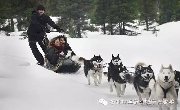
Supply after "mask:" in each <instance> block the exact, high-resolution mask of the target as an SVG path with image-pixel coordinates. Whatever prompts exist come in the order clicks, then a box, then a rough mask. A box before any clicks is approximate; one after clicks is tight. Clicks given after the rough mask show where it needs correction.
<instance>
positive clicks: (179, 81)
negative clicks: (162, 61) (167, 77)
mask: <svg viewBox="0 0 180 110" xmlns="http://www.w3.org/2000/svg"><path fill="white" fill-rule="evenodd" d="M174 74H175V83H176V84H175V89H176V93H177V96H178V92H179V87H180V71H176V70H175V71H174Z"/></svg>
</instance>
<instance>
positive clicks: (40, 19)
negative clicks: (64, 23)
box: [27, 5, 64, 66]
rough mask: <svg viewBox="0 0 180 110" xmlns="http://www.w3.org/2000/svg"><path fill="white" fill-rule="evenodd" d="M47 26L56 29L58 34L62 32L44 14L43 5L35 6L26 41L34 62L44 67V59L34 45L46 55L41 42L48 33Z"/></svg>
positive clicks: (44, 47)
mask: <svg viewBox="0 0 180 110" xmlns="http://www.w3.org/2000/svg"><path fill="white" fill-rule="evenodd" d="M47 24H49V25H50V26H52V27H53V28H54V29H56V30H57V31H58V32H64V30H63V29H60V27H59V26H57V25H56V24H55V23H54V22H53V21H52V19H51V18H50V17H49V16H48V15H46V14H45V7H44V6H43V5H39V6H37V9H36V10H35V11H32V16H31V22H30V25H29V27H28V31H27V34H28V40H29V46H30V48H31V50H32V53H33V55H34V57H35V58H36V60H37V61H38V63H37V64H38V65H42V66H43V65H44V57H43V55H42V54H41V53H40V52H39V50H38V48H37V45H36V43H38V44H39V45H40V47H41V48H42V50H43V52H44V54H46V49H47V47H46V45H45V44H44V43H43V40H44V38H45V33H46V32H49V30H48V28H47Z"/></svg>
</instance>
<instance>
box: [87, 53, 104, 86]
mask: <svg viewBox="0 0 180 110" xmlns="http://www.w3.org/2000/svg"><path fill="white" fill-rule="evenodd" d="M84 73H85V76H86V77H87V79H88V84H89V85H90V84H91V82H90V78H91V77H92V78H93V79H94V84H95V85H96V86H97V85H98V84H101V80H102V74H103V59H102V58H101V56H100V55H99V56H95V55H94V56H93V57H92V58H91V59H90V60H85V59H84Z"/></svg>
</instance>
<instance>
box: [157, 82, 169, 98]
mask: <svg viewBox="0 0 180 110" xmlns="http://www.w3.org/2000/svg"><path fill="white" fill-rule="evenodd" d="M160 87H161V88H162V90H163V92H164V98H166V94H167V92H168V91H169V89H170V88H171V87H172V86H171V87H169V88H167V89H164V88H163V87H162V86H161V85H160Z"/></svg>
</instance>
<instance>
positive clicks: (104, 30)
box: [103, 22, 106, 34]
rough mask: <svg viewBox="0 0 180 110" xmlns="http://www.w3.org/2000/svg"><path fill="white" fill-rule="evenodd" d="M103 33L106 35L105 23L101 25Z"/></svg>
mask: <svg viewBox="0 0 180 110" xmlns="http://www.w3.org/2000/svg"><path fill="white" fill-rule="evenodd" d="M103 32H104V34H106V23H105V22H104V23H103Z"/></svg>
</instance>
